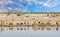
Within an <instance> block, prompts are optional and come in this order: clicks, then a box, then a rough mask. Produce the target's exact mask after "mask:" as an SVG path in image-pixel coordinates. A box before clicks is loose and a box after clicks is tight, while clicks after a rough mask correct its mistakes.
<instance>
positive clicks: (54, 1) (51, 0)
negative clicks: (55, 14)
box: [43, 0, 60, 7]
mask: <svg viewBox="0 0 60 37" xmlns="http://www.w3.org/2000/svg"><path fill="white" fill-rule="evenodd" d="M58 4H60V2H59V0H48V1H47V2H45V3H44V4H43V5H44V6H47V7H55V6H57V5H58Z"/></svg>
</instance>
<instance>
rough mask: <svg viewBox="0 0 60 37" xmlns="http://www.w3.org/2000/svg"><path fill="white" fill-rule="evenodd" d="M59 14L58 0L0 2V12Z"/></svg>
mask: <svg viewBox="0 0 60 37" xmlns="http://www.w3.org/2000/svg"><path fill="white" fill-rule="evenodd" d="M14 9H17V10H18V11H20V12H60V0H0V12H12V11H13V10H14Z"/></svg>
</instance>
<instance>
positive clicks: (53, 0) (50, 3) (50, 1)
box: [25, 0, 60, 7]
mask: <svg viewBox="0 0 60 37" xmlns="http://www.w3.org/2000/svg"><path fill="white" fill-rule="evenodd" d="M25 1H27V2H28V4H29V5H32V4H33V3H34V4H35V5H38V4H39V5H43V6H46V7H55V6H57V5H58V4H60V2H59V0H46V1H45V2H44V1H38V0H25ZM32 2H33V3H32Z"/></svg>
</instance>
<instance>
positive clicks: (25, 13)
mask: <svg viewBox="0 0 60 37" xmlns="http://www.w3.org/2000/svg"><path fill="white" fill-rule="evenodd" d="M20 13H22V14H45V13H50V14H60V12H0V14H20Z"/></svg>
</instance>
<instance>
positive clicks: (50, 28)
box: [0, 26, 59, 32]
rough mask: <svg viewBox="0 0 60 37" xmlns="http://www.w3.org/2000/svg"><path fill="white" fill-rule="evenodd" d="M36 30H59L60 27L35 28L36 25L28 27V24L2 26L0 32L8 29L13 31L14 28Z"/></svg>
mask: <svg viewBox="0 0 60 37" xmlns="http://www.w3.org/2000/svg"><path fill="white" fill-rule="evenodd" d="M31 29H32V30H34V31H37V30H58V29H59V28H58V27H57V28H56V27H39V26H38V27H37V29H36V28H34V27H27V26H22V27H0V32H2V31H5V30H6V31H8V30H11V31H13V30H31Z"/></svg>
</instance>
